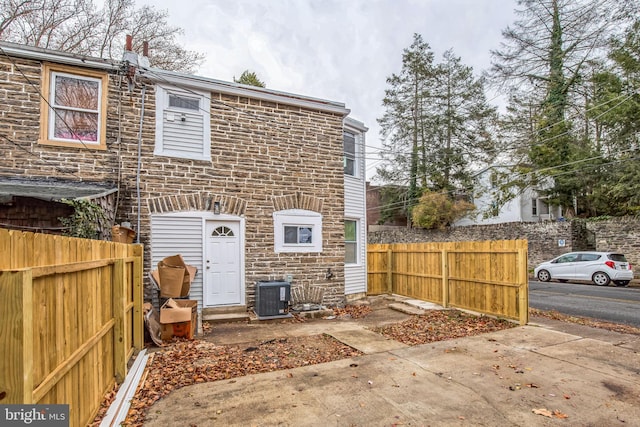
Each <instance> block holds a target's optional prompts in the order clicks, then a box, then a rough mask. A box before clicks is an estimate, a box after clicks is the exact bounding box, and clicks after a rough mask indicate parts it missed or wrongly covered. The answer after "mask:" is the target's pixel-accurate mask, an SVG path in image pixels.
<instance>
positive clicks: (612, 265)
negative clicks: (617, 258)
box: [604, 261, 616, 270]
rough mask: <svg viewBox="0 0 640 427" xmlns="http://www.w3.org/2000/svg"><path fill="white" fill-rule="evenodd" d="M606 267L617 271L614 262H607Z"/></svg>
mask: <svg viewBox="0 0 640 427" xmlns="http://www.w3.org/2000/svg"><path fill="white" fill-rule="evenodd" d="M604 265H606V266H607V267H609V268H613V269H614V270H615V269H616V263H615V262H613V261H605V263H604Z"/></svg>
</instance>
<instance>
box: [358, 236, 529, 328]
mask: <svg viewBox="0 0 640 427" xmlns="http://www.w3.org/2000/svg"><path fill="white" fill-rule="evenodd" d="M367 263H368V275H367V276H368V288H367V293H368V294H370V295H377V294H383V293H394V294H398V295H403V296H408V297H412V298H416V299H420V300H425V301H431V302H434V303H437V304H440V305H442V306H443V307H449V306H451V307H457V308H463V309H467V310H472V311H477V312H480V313H485V314H491V315H494V316H498V317H504V318H507V319H512V320H517V321H519V322H520V324H522V325H524V324H526V323H527V322H528V321H529V282H528V274H527V241H526V240H499V241H484V242H439V243H433V242H432V243H411V244H404V243H394V244H370V245H368V250H367Z"/></svg>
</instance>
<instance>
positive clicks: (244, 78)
mask: <svg viewBox="0 0 640 427" xmlns="http://www.w3.org/2000/svg"><path fill="white" fill-rule="evenodd" d="M233 81H234V82H236V83H240V84H243V85H249V86H258V87H265V84H264V83H263V82H262V80H260V79H259V78H258V75H257V74H256V73H255V72H253V71H249V70H245V71H244V72H243V73H242V74H241V75H240V78H239V79H236V78H235V76H234V77H233Z"/></svg>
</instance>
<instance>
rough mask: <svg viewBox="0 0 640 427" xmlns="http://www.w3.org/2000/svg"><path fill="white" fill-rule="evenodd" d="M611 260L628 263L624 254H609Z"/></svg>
mask: <svg viewBox="0 0 640 427" xmlns="http://www.w3.org/2000/svg"><path fill="white" fill-rule="evenodd" d="M609 259H610V260H611V261H618V262H627V259H626V258H625V257H624V255H623V254H609Z"/></svg>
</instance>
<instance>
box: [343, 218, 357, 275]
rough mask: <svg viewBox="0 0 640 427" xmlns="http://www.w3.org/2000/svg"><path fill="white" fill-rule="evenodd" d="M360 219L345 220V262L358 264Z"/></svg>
mask: <svg viewBox="0 0 640 427" xmlns="http://www.w3.org/2000/svg"><path fill="white" fill-rule="evenodd" d="M358 253H359V251H358V221H354V220H351V219H345V220H344V262H345V264H358Z"/></svg>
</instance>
